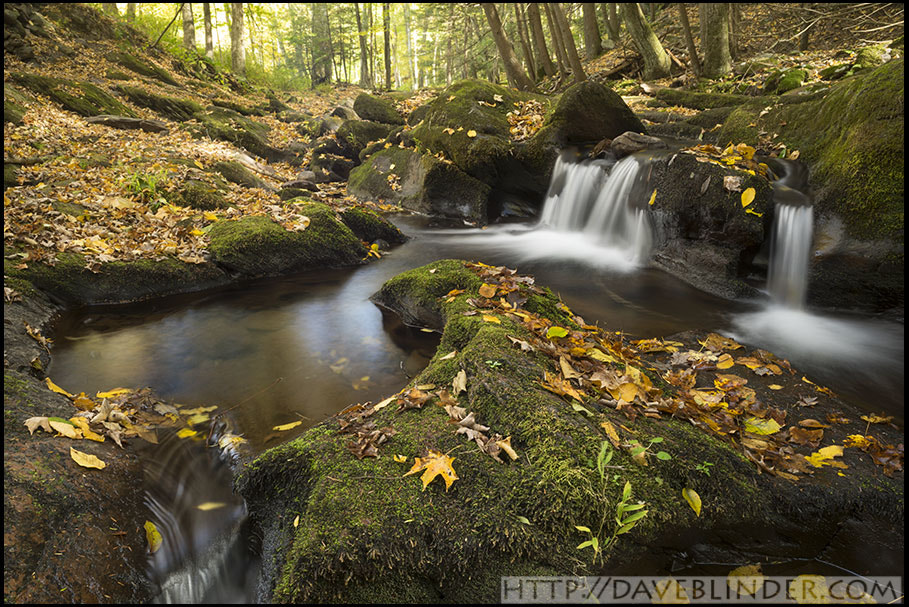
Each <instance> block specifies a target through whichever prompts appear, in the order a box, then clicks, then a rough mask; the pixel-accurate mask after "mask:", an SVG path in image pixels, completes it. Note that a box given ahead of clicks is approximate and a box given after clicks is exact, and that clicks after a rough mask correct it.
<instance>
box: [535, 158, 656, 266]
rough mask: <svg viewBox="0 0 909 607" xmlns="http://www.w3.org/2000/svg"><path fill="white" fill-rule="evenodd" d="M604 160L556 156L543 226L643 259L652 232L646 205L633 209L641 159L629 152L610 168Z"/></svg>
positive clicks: (646, 253)
mask: <svg viewBox="0 0 909 607" xmlns="http://www.w3.org/2000/svg"><path fill="white" fill-rule="evenodd" d="M609 166H610V165H609V164H608V163H607V162H605V161H596V160H595V161H590V162H582V163H571V162H566V161H565V160H563V159H562V158H561V157H560V158H559V159H558V160H557V161H556V165H555V167H554V169H553V173H552V181H551V183H550V186H549V192H547V195H546V200H545V202H544V206H543V212H542V214H541V217H540V226H539V227H541V228H549V229H552V230H556V231H561V232H578V233H580V234H582V235H583V236H584V237H585V238H586V239H588V240H590V241H592V242H593V243H594V244H597V245H600V246H603V247H609V248H613V249H619V250H621V251H623V252H624V255H625V257H626V258H628V259H629V260H630V261H633V262H634V263H641V262H643V261H645V260H646V259H647V256H648V254H649V253H650V247H651V243H652V236H651V231H650V224H649V221H648V218H647V209H646V205H642V206H643V208H634V205H633V201H634V198H633V195H634V189H635V185H636V183H637V180H638V174H639V171H640V166H641V165H640V163H639V162H638V161H637V160H636V159H635V158H633V157H631V156H628V157H626V158H624V159H622V160H621V161H619V162H618V163H616V164H615V165H614V166H612V170H611V171H609V172H608V173H607V169H608V168H609Z"/></svg>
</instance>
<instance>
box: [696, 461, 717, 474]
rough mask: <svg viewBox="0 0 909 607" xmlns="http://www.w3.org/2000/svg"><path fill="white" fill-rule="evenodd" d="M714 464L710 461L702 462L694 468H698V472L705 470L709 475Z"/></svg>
mask: <svg viewBox="0 0 909 607" xmlns="http://www.w3.org/2000/svg"><path fill="white" fill-rule="evenodd" d="M712 465H713V464H712V463H710V462H701V463H700V464H698V465H697V466H695V467H694V469H695V470H697V471H698V472H703V473H704V474H706V475H707V476H710V466H712Z"/></svg>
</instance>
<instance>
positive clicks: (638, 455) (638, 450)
mask: <svg viewBox="0 0 909 607" xmlns="http://www.w3.org/2000/svg"><path fill="white" fill-rule="evenodd" d="M662 442H663V437H662V436H655V437H653V438H651V439H650V442H649V443H648V444H647V446H646V447H645V446H643V445H642V444H641V443H640V442H638V441H637V440H631V441H630V442H629V446H630V447H631V450H630V451H629V453H630V454H631V458H632V459H633V460H634V461H635V462H636V463H638V464H642V465H645V466H646V465H647V456H648V455H655V456H656V458H657V459H659V460H663V461H664V462H665V461H669V460H671V459H672V456H671V455H669V454H668V453H666V452H665V451H657V452H656V453H651V451H650V448H651V447H652V446H654V445H656V444H659V443H662Z"/></svg>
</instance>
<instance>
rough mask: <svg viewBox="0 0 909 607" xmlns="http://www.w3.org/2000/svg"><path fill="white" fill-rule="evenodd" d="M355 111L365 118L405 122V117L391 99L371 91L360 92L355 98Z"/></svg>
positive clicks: (378, 120) (375, 120)
mask: <svg viewBox="0 0 909 607" xmlns="http://www.w3.org/2000/svg"><path fill="white" fill-rule="evenodd" d="M353 109H354V111H355V112H356V113H357V115H358V116H359V117H360V118H362V119H363V120H371V121H373V122H381V123H383V124H404V118H402V117H401V114H399V113H398V111H397V110H396V109H395V106H394V105H392V104H391V102H390V101H386V100H385V99H381V98H380V97H375V96H373V95H370V94H369V93H360V94H359V95H357V98H356V100H354V107H353Z"/></svg>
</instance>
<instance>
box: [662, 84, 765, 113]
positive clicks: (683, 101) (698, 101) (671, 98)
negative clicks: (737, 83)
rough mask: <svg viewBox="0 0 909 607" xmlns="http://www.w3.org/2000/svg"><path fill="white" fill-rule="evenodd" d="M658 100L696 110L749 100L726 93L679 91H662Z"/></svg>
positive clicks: (739, 103) (737, 103) (743, 96)
mask: <svg viewBox="0 0 909 607" xmlns="http://www.w3.org/2000/svg"><path fill="white" fill-rule="evenodd" d="M656 97H657V99H659V100H660V101H663V102H665V103H667V104H669V105H681V106H683V107H689V108H692V109H695V110H706V109H710V108H718V107H727V106H730V105H741V104H743V103H745V102H747V101H749V100H751V98H750V97H746V96H745V95H729V94H726V93H696V92H692V91H682V90H679V89H670V88H665V89H660V90H659V91H657V94H656Z"/></svg>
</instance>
